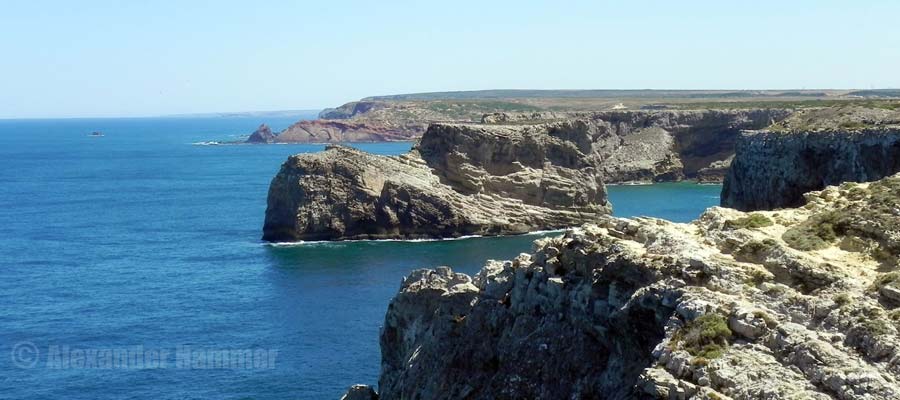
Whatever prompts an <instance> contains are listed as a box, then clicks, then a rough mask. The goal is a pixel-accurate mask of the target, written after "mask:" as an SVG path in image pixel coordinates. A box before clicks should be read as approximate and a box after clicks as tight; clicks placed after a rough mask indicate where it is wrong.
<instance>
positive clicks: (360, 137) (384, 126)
mask: <svg viewBox="0 0 900 400" xmlns="http://www.w3.org/2000/svg"><path fill="white" fill-rule="evenodd" d="M427 127H428V124H427V123H426V122H414V121H386V120H342V119H338V120H326V119H317V120H308V121H299V122H297V123H295V124H293V125H291V126H289V127H288V128H287V129H285V130H284V131H282V132H281V133H279V134H278V135H277V136H275V140H274V142H275V143H347V142H393V141H407V140H413V139H415V138H418V137H420V136H422V134H423V133H424V132H425V129H426V128H427Z"/></svg>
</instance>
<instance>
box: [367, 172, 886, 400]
mask: <svg viewBox="0 0 900 400" xmlns="http://www.w3.org/2000/svg"><path fill="white" fill-rule="evenodd" d="M807 200H808V205H807V206H806V207H804V208H800V209H791V210H781V211H778V212H760V213H754V214H747V213H743V212H740V211H737V210H733V209H726V208H712V209H710V210H708V211H707V212H706V213H704V214H703V215H702V216H701V217H700V218H699V219H698V220H696V221H694V222H692V223H690V224H676V223H671V222H667V221H663V220H658V219H652V218H639V219H620V218H612V217H604V218H602V219H600V220H599V221H597V223H596V224H593V225H586V226H584V227H582V228H579V229H574V230H570V231H568V232H567V233H566V234H565V235H563V236H561V237H554V238H547V239H541V240H539V241H537V242H535V250H534V252H532V253H530V254H522V255H520V256H519V257H517V258H515V259H514V260H510V261H490V262H488V263H487V264H486V265H485V267H484V268H483V269H482V270H481V271H480V272H479V273H478V274H476V275H475V276H471V277H470V276H467V275H465V274H460V273H455V272H453V271H452V270H451V269H450V268H448V267H440V268H437V269H423V270H417V271H414V272H413V273H411V274H410V275H409V276H408V277H407V278H405V279H404V280H403V283H402V285H401V288H400V292H399V293H398V294H397V296H396V297H395V298H394V299H393V300H392V301H391V303H390V306H389V307H388V310H387V314H386V316H385V322H384V327H383V330H382V332H381V349H382V371H381V377H380V380H379V382H378V386H379V390H380V392H381V393H380V396H381V397H380V398H383V399H418V398H422V399H460V398H465V399H496V398H503V399H514V398H559V399H562V398H601V399H632V398H647V399H686V398H698V399H787V398H797V399H800V398H803V399H896V398H900V385H898V380H900V354H898V351H900V347H898V346H900V336H898V328H900V323H898V322H897V321H898V320H900V317H898V316H900V308H897V307H898V304H900V303H898V302H897V300H898V299H900V295H898V293H900V290H898V289H897V288H900V273H898V272H893V271H896V270H897V267H898V263H897V260H898V259H897V256H898V254H900V247H898V244H900V237H898V235H897V232H898V228H900V216H898V214H897V212H896V210H897V209H900V175H898V176H893V177H890V178H887V179H885V180H882V181H879V182H875V183H870V184H845V185H842V186H841V187H830V188H828V189H826V190H824V191H822V192H815V193H811V194H809V195H808V199H807ZM826 231H827V232H826ZM812 237H817V238H818V239H817V240H818V242H815V240H813V239H812ZM812 242H815V243H818V244H817V245H816V246H810V245H809V244H810V243H812ZM357 390H359V389H357Z"/></svg>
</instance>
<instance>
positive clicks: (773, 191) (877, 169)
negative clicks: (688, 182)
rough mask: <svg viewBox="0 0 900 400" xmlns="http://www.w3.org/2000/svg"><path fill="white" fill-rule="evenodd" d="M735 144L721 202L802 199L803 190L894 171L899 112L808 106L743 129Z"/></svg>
mask: <svg viewBox="0 0 900 400" xmlns="http://www.w3.org/2000/svg"><path fill="white" fill-rule="evenodd" d="M736 146H737V152H736V156H735V158H734V161H733V162H732V164H731V169H730V171H729V173H728V175H727V177H726V179H725V184H724V186H723V188H722V205H723V206H726V207H732V208H737V209H740V210H770V209H776V208H782V207H795V206H799V205H801V204H803V194H804V193H806V192H809V191H813V190H819V189H822V188H824V187H825V186H827V185H834V184H838V183H841V182H848V181H849V182H867V181H873V180H877V179H881V178H883V177H885V176H888V175H891V174H894V173H896V172H900V112H897V111H890V110H884V109H861V108H839V109H831V108H830V109H821V110H809V111H805V112H801V113H798V114H796V115H794V116H792V117H791V118H789V119H787V120H785V121H783V122H782V123H780V124H777V125H775V126H773V127H772V128H770V129H768V130H762V131H752V132H746V133H745V134H744V135H743V136H741V137H740V139H739V140H738V142H737V145H736Z"/></svg>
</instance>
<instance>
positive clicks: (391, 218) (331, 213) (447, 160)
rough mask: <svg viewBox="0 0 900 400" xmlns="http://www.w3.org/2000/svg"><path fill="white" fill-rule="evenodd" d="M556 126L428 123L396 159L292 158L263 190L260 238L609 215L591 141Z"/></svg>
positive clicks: (473, 227)
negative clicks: (414, 143)
mask: <svg viewBox="0 0 900 400" xmlns="http://www.w3.org/2000/svg"><path fill="white" fill-rule="evenodd" d="M557 128H558V127H557V126H556V125H546V126H544V125H542V126H532V127H527V128H525V129H522V127H502V126H491V127H485V126H472V125H433V126H431V127H430V128H429V130H428V132H426V134H425V135H424V136H423V137H422V139H421V141H420V143H419V144H418V145H417V146H416V147H415V148H414V149H413V150H412V151H411V152H410V153H408V154H405V155H402V156H399V157H385V156H376V155H371V154H367V153H365V152H362V151H358V150H355V149H352V148H348V147H343V146H331V147H329V148H328V149H327V150H326V151H324V152H321V153H315V154H300V155H295V156H292V157H290V158H289V159H288V161H287V162H286V163H285V164H284V165H283V166H282V168H281V170H280V172H279V173H278V174H277V175H276V176H275V178H274V179H273V180H272V184H271V186H270V188H269V198H268V208H267V209H266V219H265V225H264V227H263V239H264V240H269V241H294V240H339V239H386V238H407V239H412V238H444V237H458V236H463V235H498V234H514V233H525V232H529V231H534V230H543V229H556V228H562V227H568V226H574V225H578V224H581V223H583V222H584V221H591V220H594V219H596V218H597V217H599V216H601V215H604V214H607V213H608V212H609V205H608V203H607V200H606V191H605V188H604V186H603V182H602V180H601V179H600V176H599V175H598V173H597V168H596V165H597V161H596V159H595V158H594V157H593V156H591V155H590V153H589V152H586V150H589V147H587V148H586V147H585V144H586V143H589V142H588V139H587V138H585V137H584V136H583V134H581V133H580V132H569V131H566V130H565V129H563V130H557ZM564 133H566V134H564Z"/></svg>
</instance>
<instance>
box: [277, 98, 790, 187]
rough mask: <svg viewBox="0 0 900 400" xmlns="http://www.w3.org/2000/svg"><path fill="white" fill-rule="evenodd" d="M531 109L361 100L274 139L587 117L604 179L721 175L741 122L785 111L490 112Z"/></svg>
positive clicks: (767, 119) (373, 138) (329, 138)
mask: <svg viewBox="0 0 900 400" xmlns="http://www.w3.org/2000/svg"><path fill="white" fill-rule="evenodd" d="M498 108H500V109H535V110H540V109H539V108H537V107H534V106H528V105H527V104H523V103H518V102H508V101H505V102H504V101H500V102H498V101H490V102H485V101H468V102H466V101H419V102H409V101H406V102H404V101H359V102H351V103H347V104H344V105H343V106H341V107H338V108H335V109H327V110H324V111H322V113H320V115H319V117H320V119H318V120H313V121H300V122H297V123H296V124H294V125H292V126H291V127H289V128H288V129H286V130H284V131H283V132H281V133H280V134H279V135H277V136H276V137H275V139H274V140H273V142H277V143H345V142H379V141H408V140H416V139H418V138H419V137H421V135H422V134H424V132H425V130H426V128H427V126H428V124H430V123H435V122H448V121H449V122H453V121H456V122H460V121H463V122H473V121H477V120H479V119H480V122H481V123H484V124H493V125H517V126H520V127H522V129H525V127H527V126H529V125H540V124H545V123H548V122H554V123H562V122H570V123H574V122H576V121H581V122H584V123H587V126H586V127H587V128H588V129H589V130H590V134H591V135H592V140H593V141H594V146H592V147H593V150H594V151H595V152H596V153H597V154H598V156H599V157H600V158H601V159H602V160H604V164H603V165H602V166H601V170H602V171H603V174H604V177H605V178H606V180H607V181H608V182H627V181H645V182H651V181H670V180H681V179H702V180H703V181H721V180H722V179H723V177H724V172H725V171H726V170H727V168H722V163H723V162H725V160H727V159H728V158H729V157H731V156H732V155H733V154H734V143H735V141H736V139H737V137H738V136H739V134H740V131H741V130H745V129H761V128H764V127H766V126H768V125H770V124H772V123H773V122H777V121H780V120H782V119H784V118H785V117H787V116H788V115H789V114H790V113H791V111H790V110H787V109H769V108H756V109H733V110H694V111H685V110H682V111H677V110H662V111H660V110H648V111H621V110H619V111H603V112H586V111H580V112H550V111H528V112H492V111H495V110H496V109H498Z"/></svg>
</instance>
